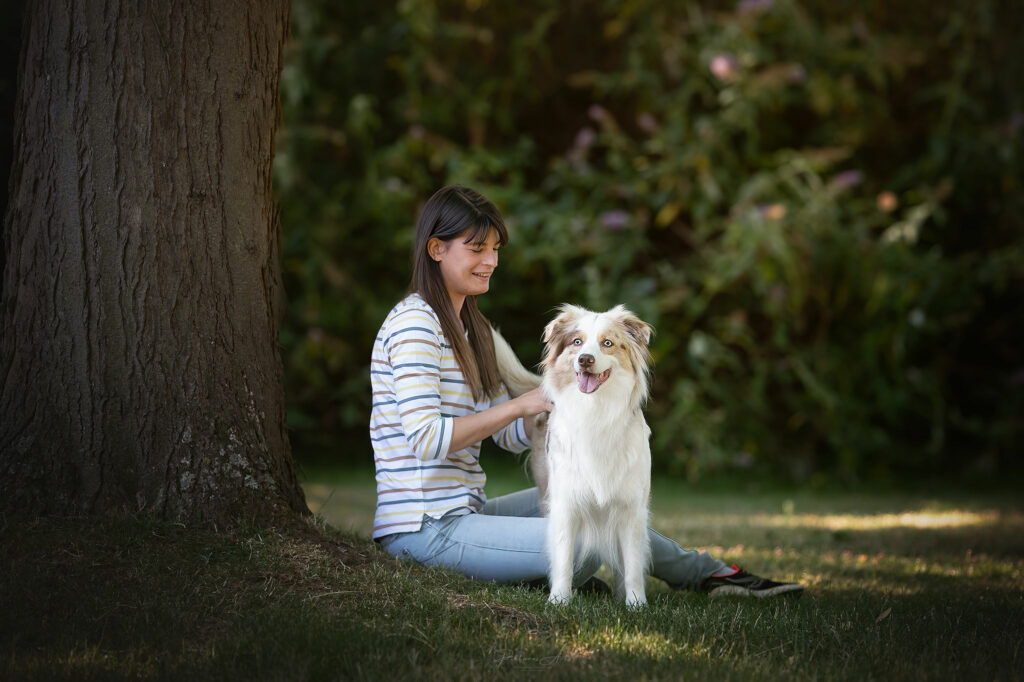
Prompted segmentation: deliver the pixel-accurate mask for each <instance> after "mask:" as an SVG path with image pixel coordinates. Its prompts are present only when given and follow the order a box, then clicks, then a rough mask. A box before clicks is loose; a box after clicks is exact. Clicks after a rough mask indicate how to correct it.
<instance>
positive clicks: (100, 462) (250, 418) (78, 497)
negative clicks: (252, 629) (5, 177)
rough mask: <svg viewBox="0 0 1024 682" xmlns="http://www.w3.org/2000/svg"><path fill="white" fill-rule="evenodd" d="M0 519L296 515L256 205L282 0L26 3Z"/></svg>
mask: <svg viewBox="0 0 1024 682" xmlns="http://www.w3.org/2000/svg"><path fill="white" fill-rule="evenodd" d="M25 12H26V18H25V25H24V31H23V47H22V55H21V67H20V80H19V93H18V99H17V103H16V109H15V152H14V164H13V169H12V174H11V183H10V188H11V194H10V204H9V206H8V212H7V215H6V222H5V230H4V244H3V247H4V252H5V254H6V266H5V270H4V273H3V289H2V308H0V382H2V386H0V477H2V479H0V509H4V510H6V511H8V512H17V513H22V514H47V513H52V514H77V513H101V512H104V511H109V510H118V509H125V508H129V509H137V510H147V511H149V512H152V513H156V514H158V515H160V516H163V517H168V518H175V519H183V520H199V519H207V520H226V519H232V518H237V517H238V515H256V516H259V515H263V514H265V513H267V512H271V511H273V510H275V509H276V510H295V511H300V512H304V511H306V505H305V500H304V497H303V494H302V490H301V488H300V487H299V485H298V483H297V480H296V476H295V467H294V463H293V461H292V457H291V451H290V447H289V443H288V436H287V432H286V429H285V409H284V396H283V388H282V385H283V383H282V368H281V359H280V354H279V350H278V346H277V331H278V315H277V312H278V311H277V308H278V301H279V300H280V299H281V297H282V292H281V279H280V272H279V258H278V252H277V244H278V226H279V221H278V216H277V211H276V207H275V205H274V203H273V198H272V194H271V165H272V161H273V151H274V132H275V128H276V124H277V120H278V117H279V106H278V88H279V83H280V74H281V67H282V54H283V49H284V43H285V39H286V36H287V32H288V16H289V7H288V2H287V0H261V1H260V2H247V1H246V0H205V1H204V0H175V1H174V2H157V1H156V0H152V1H151V2H146V1H139V0H109V1H107V2H92V1H91V0H36V1H35V2H31V3H28V4H27V5H26V8H25Z"/></svg>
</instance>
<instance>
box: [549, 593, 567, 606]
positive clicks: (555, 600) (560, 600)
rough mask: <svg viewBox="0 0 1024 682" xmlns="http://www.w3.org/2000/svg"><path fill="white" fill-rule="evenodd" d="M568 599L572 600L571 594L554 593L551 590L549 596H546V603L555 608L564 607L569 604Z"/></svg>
mask: <svg viewBox="0 0 1024 682" xmlns="http://www.w3.org/2000/svg"><path fill="white" fill-rule="evenodd" d="M570 599H572V592H561V591H558V592H556V591H554V590H552V591H551V594H550V595H548V603H549V604H554V605H555V606H565V605H566V604H568V603H569V600H570Z"/></svg>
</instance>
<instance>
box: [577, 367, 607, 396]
mask: <svg viewBox="0 0 1024 682" xmlns="http://www.w3.org/2000/svg"><path fill="white" fill-rule="evenodd" d="M576 383H577V384H578V385H579V387H580V391H581V392H583V393H593V392H594V391H596V390H597V387H598V386H600V385H601V378H600V377H599V376H598V375H597V374H590V373H589V372H577V373H576Z"/></svg>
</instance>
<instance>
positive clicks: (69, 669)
mask: <svg viewBox="0 0 1024 682" xmlns="http://www.w3.org/2000/svg"><path fill="white" fill-rule="evenodd" d="M494 471H496V472H497V475H495V474H494V473H493V472H492V478H491V480H490V482H489V490H488V492H489V494H491V495H496V494H501V493H503V492H510V491H511V490H515V489H517V488H518V487H521V486H522V485H525V482H524V479H523V477H522V474H521V472H520V471H518V470H517V469H515V468H512V467H505V468H500V467H499V468H497V469H495V470H494ZM304 476H305V479H306V480H305V483H304V485H305V487H306V490H307V495H308V497H309V502H310V506H311V508H312V509H313V510H314V511H316V512H317V513H318V514H319V515H320V516H321V517H322V519H323V520H324V521H325V522H326V523H328V524H330V525H331V526H335V527H337V528H341V529H344V530H343V531H335V530H333V529H332V528H329V527H326V526H324V525H323V523H322V522H321V523H315V524H309V525H305V526H300V527H298V528H291V529H288V530H280V529H279V530H273V529H266V528H242V529H236V530H234V531H232V532H215V531H213V530H209V529H207V530H203V529H196V528H184V527H181V526H177V525H174V524H167V523H159V522H154V521H151V520H147V519H141V518H135V517H125V518H118V519H107V520H103V521H96V520H85V519H51V520H45V521H35V522H17V523H15V522H11V521H8V522H4V523H2V524H0V556H2V557H3V559H2V560H3V564H2V565H3V570H2V572H0V605H2V606H0V609H2V610H3V611H5V612H6V616H5V617H3V618H0V652H2V653H0V679H38V680H51V679H68V680H70V679H74V680H78V679H127V678H132V679H135V678H142V679H190V680H205V679H274V680H290V679H296V680H299V679H315V680H320V679H382V680H384V679H386V680H392V679H408V678H412V679H444V680H448V679H466V680H470V679H472V680H478V679H537V678H539V677H542V678H543V679H545V680H546V679H608V678H615V679H640V678H649V679H708V680H720V679H763V680H776V679H787V678H793V679H823V680H864V679H879V680H892V679H896V680H899V679H911V680H918V679H934V680H950V679H954V680H955V679H961V680H1013V679H1020V678H1021V677H1024V652H1021V640H1022V637H1021V635H1022V633H1024V589H1022V588H1024V507H1022V505H1021V503H1020V502H1018V501H1017V500H1016V499H1015V497H1014V496H1012V495H1011V494H1010V493H998V494H996V493H981V492H962V491H955V490H950V489H947V490H944V491H942V492H939V491H936V492H935V493H934V494H921V493H907V492H894V491H889V492H884V493H883V492H874V493H871V492H860V493H846V492H831V493H824V492H809V491H803V490H789V491H779V490H774V489H772V490H756V489H752V488H750V487H745V488H743V489H736V488H733V489H729V488H724V489H723V488H719V489H716V490H708V489H706V488H702V487H700V486H697V487H694V486H687V485H681V484H678V483H672V482H666V481H656V482H655V486H654V493H653V518H652V523H653V525H654V526H655V527H657V528H659V529H660V530H662V531H663V532H666V533H667V534H669V535H671V536H673V537H676V538H678V539H680V540H682V541H683V542H684V544H687V545H690V546H695V547H706V548H708V549H709V550H711V551H712V552H714V553H715V554H717V555H720V556H721V557H722V558H725V559H727V560H730V561H736V562H738V563H741V564H743V565H744V566H746V567H748V568H749V569H750V570H752V571H755V572H759V573H764V574H767V575H771V576H773V577H780V578H787V579H797V580H800V581H802V582H804V583H805V584H806V585H807V586H808V592H807V594H806V595H805V596H804V598H803V599H800V600H782V601H768V602H758V603H753V602H751V601H749V600H744V599H736V598H734V599H725V600H714V601H713V600H709V599H707V598H706V597H704V596H703V595H699V594H694V593H674V592H671V591H669V590H667V589H666V588H665V586H664V585H662V584H660V583H658V582H657V581H651V584H650V594H649V597H650V600H651V601H650V603H649V604H648V606H647V607H646V608H645V609H642V610H640V611H639V612H632V611H629V610H627V609H626V608H624V607H623V606H622V605H620V604H619V603H617V602H616V601H614V600H612V599H609V598H606V597H601V596H584V597H577V598H576V599H575V600H574V601H573V603H572V604H570V605H569V606H568V607H565V608H556V607H551V606H549V605H547V603H546V601H545V597H546V595H545V594H544V593H543V592H540V591H536V590H529V589H525V588H518V587H500V586H494V585H485V584H481V583H476V582H473V581H469V580H465V579H462V578H460V577H458V576H456V575H453V574H451V573H448V572H445V571H439V570H432V569H424V568H420V567H416V566H411V565H408V564H404V563H400V562H397V561H395V560H394V559H391V558H390V557H387V556H386V555H384V554H382V553H381V552H379V551H378V550H377V549H376V548H375V546H374V545H373V544H372V543H370V542H369V541H368V540H367V536H368V532H369V525H370V522H371V519H372V511H373V498H374V491H373V480H372V472H370V471H365V470H363V471H329V470H323V469H316V468H309V469H307V471H306V472H305V474H304Z"/></svg>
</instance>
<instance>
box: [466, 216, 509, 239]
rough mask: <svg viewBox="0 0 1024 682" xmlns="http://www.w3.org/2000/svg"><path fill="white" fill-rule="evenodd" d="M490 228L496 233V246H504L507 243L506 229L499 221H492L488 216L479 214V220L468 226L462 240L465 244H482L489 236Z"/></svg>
mask: <svg viewBox="0 0 1024 682" xmlns="http://www.w3.org/2000/svg"><path fill="white" fill-rule="evenodd" d="M491 230H495V231H496V232H497V233H498V246H505V244H507V243H508V231H507V230H506V229H505V225H504V224H503V223H502V222H501V221H497V222H495V221H492V220H491V219H490V217H488V216H480V220H479V221H478V222H477V223H476V224H474V225H473V226H471V227H469V228H468V229H467V230H466V232H465V234H466V238H465V239H464V240H463V243H465V244H483V243H484V242H486V241H487V239H488V237H490V236H491Z"/></svg>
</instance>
